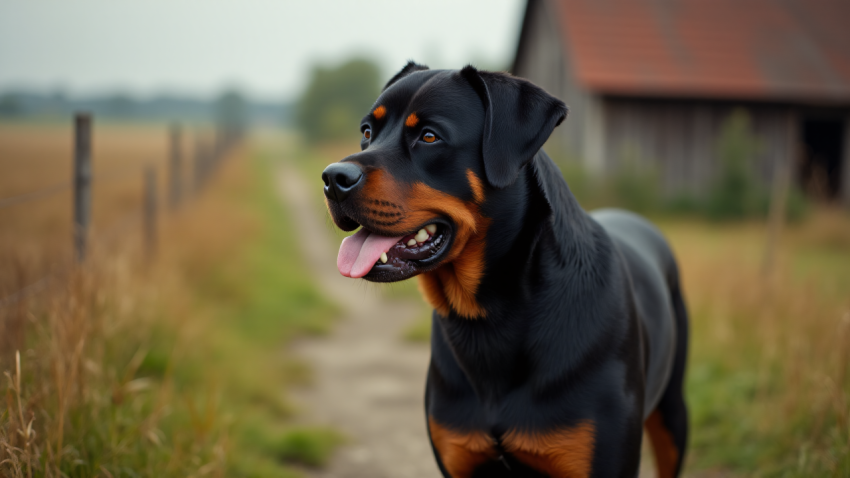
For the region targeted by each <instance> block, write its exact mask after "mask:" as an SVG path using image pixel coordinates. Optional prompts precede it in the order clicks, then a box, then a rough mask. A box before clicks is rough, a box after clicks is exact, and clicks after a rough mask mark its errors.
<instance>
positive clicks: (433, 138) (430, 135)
mask: <svg viewBox="0 0 850 478" xmlns="http://www.w3.org/2000/svg"><path fill="white" fill-rule="evenodd" d="M422 141H425V142H426V143H433V142H434V141H437V135H435V134H434V133H431V132H428V133H425V134H423V135H422Z"/></svg>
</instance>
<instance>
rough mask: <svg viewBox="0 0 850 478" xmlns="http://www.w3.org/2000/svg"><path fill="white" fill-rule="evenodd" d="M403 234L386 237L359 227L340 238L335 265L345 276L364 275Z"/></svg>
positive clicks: (355, 276) (356, 276)
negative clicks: (340, 242) (354, 231)
mask: <svg viewBox="0 0 850 478" xmlns="http://www.w3.org/2000/svg"><path fill="white" fill-rule="evenodd" d="M402 237H404V236H398V237H386V236H379V235H377V234H374V233H371V232H369V231H367V230H366V229H363V228H362V227H361V228H360V230H359V231H357V232H356V233H355V234H353V235H351V236H348V237H346V238H345V239H343V240H342V244H341V245H340V246H339V255H338V256H337V258H336V267H337V269H339V273H340V274H342V275H344V276H345V277H352V278H355V279H356V278H358V277H363V276H365V275H366V274H367V273H368V272H369V271H370V270H371V269H372V266H374V265H375V262H377V261H378V259H379V258H380V257H381V254H383V253H385V252H387V251H388V250H390V248H391V247H393V246H394V245H395V243H396V242H398V241H400V240H401V238H402Z"/></svg>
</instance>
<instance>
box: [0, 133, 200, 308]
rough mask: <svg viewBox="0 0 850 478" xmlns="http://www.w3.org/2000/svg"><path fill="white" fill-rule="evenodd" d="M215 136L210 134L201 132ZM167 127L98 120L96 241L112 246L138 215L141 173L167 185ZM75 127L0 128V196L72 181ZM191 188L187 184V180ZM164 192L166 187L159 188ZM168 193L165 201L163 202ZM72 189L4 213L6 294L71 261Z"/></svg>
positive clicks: (1, 283) (1, 237)
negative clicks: (147, 170)
mask: <svg viewBox="0 0 850 478" xmlns="http://www.w3.org/2000/svg"><path fill="white" fill-rule="evenodd" d="M198 131H199V134H205V135H209V134H210V133H209V130H208V129H205V128H199V129H198ZM189 139H190V138H188V137H186V135H184V141H183V158H184V160H183V161H184V166H185V168H184V171H183V177H184V178H186V179H187V180H188V179H190V176H189V174H190V172H191V159H192V156H191V155H192V152H193V149H192V147H193V144H191V143H190V141H189ZM168 144H169V143H168V130H167V125H165V124H158V123H151V124H122V123H100V122H98V121H97V120H96V119H95V121H94V126H93V144H92V151H93V155H92V156H93V157H92V170H93V175H94V180H93V182H92V198H93V199H92V224H91V229H92V232H93V234H94V235H95V238H96V239H97V238H100V240H102V241H105V242H109V241H110V240H114V236H115V235H118V234H119V233H120V231H117V230H116V229H122V228H126V227H125V226H126V225H127V223H128V222H132V221H133V219H132V215H133V214H134V213H136V214H137V213H139V212H140V210H141V209H140V205H141V200H142V194H143V177H142V170H143V168H144V167H147V166H152V167H154V168H155V169H156V172H157V177H158V180H159V184H160V185H161V186H164V185H166V184H167V181H168V173H169V171H168V168H167V160H168ZM72 167H73V122H72V121H71V120H70V119H69V121H68V122H67V123H6V122H4V123H0V172H2V174H0V198H6V197H11V196H17V195H21V194H26V193H30V192H34V191H38V190H41V189H43V188H47V187H51V186H54V185H57V184H61V183H65V182H68V181H70V180H71V178H72ZM186 184H187V185H188V184H189V182H188V181H187V183H186ZM161 190H162V191H163V193H164V189H161ZM164 199H165V194H162V195H161V197H160V202H161V203H162V204H164ZM72 208H73V198H72V188H68V189H65V190H62V191H60V192H58V193H56V194H53V195H50V196H48V197H45V198H42V199H39V200H36V201H32V202H28V203H26V204H18V205H14V206H12V207H8V208H3V209H0V224H2V227H0V261H2V263H3V264H13V265H14V266H13V267H4V268H2V270H0V296H3V295H6V294H7V293H9V292H10V291H12V290H16V289H19V288H21V287H23V286H24V285H26V284H28V283H30V282H32V281H34V280H36V279H38V278H39V277H41V276H43V275H44V274H45V273H47V272H48V271H50V270H51V269H55V268H57V267H62V266H64V265H67V264H68V263H70V259H71V254H72V245H71V231H72Z"/></svg>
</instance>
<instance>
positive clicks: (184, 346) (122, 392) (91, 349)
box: [0, 125, 339, 477]
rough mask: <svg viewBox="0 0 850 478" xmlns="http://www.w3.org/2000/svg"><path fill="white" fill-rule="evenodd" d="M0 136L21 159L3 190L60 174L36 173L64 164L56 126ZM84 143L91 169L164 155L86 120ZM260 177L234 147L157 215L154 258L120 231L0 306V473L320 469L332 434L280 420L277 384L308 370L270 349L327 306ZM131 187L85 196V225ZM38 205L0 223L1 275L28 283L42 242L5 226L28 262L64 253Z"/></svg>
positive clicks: (144, 137) (287, 414) (50, 209)
mask: <svg viewBox="0 0 850 478" xmlns="http://www.w3.org/2000/svg"><path fill="white" fill-rule="evenodd" d="M0 131H2V132H0V137H2V138H3V141H2V143H0V144H2V146H0V149H2V150H3V151H4V152H3V157H4V158H6V157H7V156H6V154H7V153H6V152H7V151H14V152H16V153H18V155H17V156H16V157H17V158H23V159H25V160H21V161H19V162H17V163H15V164H14V165H10V163H4V165H3V171H4V174H3V175H2V177H3V178H4V181H7V182H4V185H3V191H4V195H6V194H15V193H18V192H24V191H27V190H29V187H27V184H26V183H25V181H28V182H30V187H32V188H36V187H39V186H42V185H44V184H49V183H50V181H57V180H61V178H62V174H54V173H51V174H52V176H50V177H48V178H46V179H45V178H42V176H41V175H40V174H38V171H54V172H55V171H57V170H64V171H65V172H66V173H67V172H68V171H69V168H68V164H69V162H70V155H69V154H68V151H69V147H68V144H69V143H70V141H69V129H68V128H66V127H64V126H61V125H23V126H22V125H11V126H10V125H3V127H2V128H0ZM110 133H115V136H114V137H112V138H109V136H110ZM100 135H102V136H103V137H102V138H101V141H103V143H96V146H95V158H96V159H95V161H96V163H95V164H98V163H97V161H98V159H100V160H101V161H102V162H101V163H100V166H101V167H103V168H108V167H111V166H113V164H111V161H112V159H113V158H117V159H115V161H114V163H115V164H114V166H118V165H122V164H126V165H135V164H141V163H142V162H143V161H146V160H154V161H156V159H157V158H163V157H164V152H165V144H166V143H165V128H164V126H163V125H159V127H156V126H155V125H142V126H137V125H103V127H102V128H100V129H98V130H96V137H97V136H100ZM26 137H29V138H30V141H23V140H20V139H21V138H26ZM16 140H20V141H16ZM111 142H114V143H111ZM101 144H102V145H103V147H102V148H100V147H99V145H101ZM110 144H112V146H109V145H110ZM30 148H31V149H30ZM110 148H111V149H110ZM107 152H108V153H109V154H107ZM27 158H29V159H27ZM33 158H36V159H33ZM107 158H110V159H107ZM4 161H5V159H4ZM160 161H161V159H160ZM272 167H273V165H272V162H271V161H270V160H269V158H268V157H267V156H266V154H265V153H264V152H262V151H259V150H257V149H254V148H253V147H252V146H251V144H250V143H249V144H246V145H244V146H242V147H240V148H238V149H236V150H234V151H233V152H232V153H231V154H230V157H229V158H227V159H226V161H225V162H224V166H223V167H222V169H221V170H219V171H218V172H217V173H216V175H215V177H214V178H213V179H212V181H211V183H210V184H209V185H208V188H207V189H206V190H205V191H204V192H203V193H202V194H200V195H198V196H196V197H194V198H193V199H192V200H191V201H189V202H188V203H186V204H185V205H184V207H183V208H182V209H181V210H180V211H178V212H176V213H175V214H171V215H166V216H164V217H163V219H162V221H161V224H160V229H161V238H160V244H161V247H160V250H159V254H158V256H157V257H156V259H155V260H154V261H148V260H147V259H146V258H145V256H143V255H142V254H141V251H140V247H139V242H140V241H139V240H138V236H139V230H138V227H131V228H129V229H127V230H126V231H121V234H119V235H117V237H116V238H115V239H114V242H115V243H116V246H115V247H112V248H109V249H108V251H109V252H108V253H107V252H106V249H103V251H104V252H103V253H98V254H95V255H94V257H92V260H91V261H89V262H88V263H87V264H85V265H84V266H83V267H79V268H75V269H73V270H72V271H71V272H70V273H69V276H68V281H67V282H65V281H63V282H61V283H60V284H57V285H55V286H53V287H51V288H50V289H49V290H46V291H43V292H41V293H39V294H38V295H36V296H34V297H33V298H31V299H30V300H28V301H25V302H22V303H19V304H17V305H16V306H15V307H7V308H4V309H2V310H0V313H2V315H0V326H2V328H1V329H0V337H2V341H3V346H2V350H1V351H0V352H2V353H0V368H2V370H3V371H5V372H6V373H7V377H6V378H4V381H5V383H4V387H5V388H6V392H7V393H6V394H5V395H6V402H5V404H4V407H3V409H2V411H0V462H2V464H0V470H2V471H0V474H2V475H3V476H7V475H8V476H59V475H60V474H62V475H64V476H75V477H76V476H116V477H117V476H139V474H141V475H145V476H192V475H210V476H298V472H297V471H295V468H292V467H291V466H284V465H283V464H282V463H283V462H284V461H288V462H290V463H306V464H313V465H316V464H320V463H322V462H323V461H324V460H326V459H327V456H328V453H329V452H330V450H331V449H332V447H333V444H334V443H336V442H337V441H338V440H339V438H338V436H337V435H336V434H335V433H333V432H332V431H329V430H325V429H313V428H309V427H306V428H305V427H304V426H303V424H298V423H297V421H296V420H295V416H296V415H297V410H296V409H295V408H294V407H293V405H292V404H291V403H290V402H289V401H288V399H287V395H286V389H287V388H288V387H289V386H291V385H293V384H299V383H304V382H305V381H308V380H309V368H308V367H307V366H306V365H305V364H302V363H300V362H298V361H297V360H295V359H294V358H293V357H291V356H288V355H287V354H286V353H282V350H283V346H284V344H286V343H287V342H288V341H289V340H291V339H292V338H294V337H297V336H299V335H303V334H320V333H323V332H324V331H325V330H327V327H328V326H329V324H330V318H331V317H332V315H333V312H334V309H333V307H332V306H330V305H328V304H327V303H326V302H325V301H324V299H323V298H322V297H321V296H320V295H319V294H318V292H317V290H316V289H315V287H314V286H312V285H311V284H310V283H309V282H306V281H303V280H301V278H302V277H303V275H304V273H305V270H304V265H303V264H302V263H301V262H300V258H299V255H298V251H297V250H296V249H295V245H294V241H293V240H292V236H291V234H292V233H291V231H292V228H291V226H290V225H289V224H288V223H287V216H286V214H285V212H284V210H283V209H282V207H281V205H280V203H279V201H278V199H277V197H276V196H275V191H274V185H273V184H272V183H271V180H270V174H269V171H270V169H271V168H272ZM18 171H20V173H21V174H20V175H19V174H17V172H18ZM97 171H98V169H97V168H96V169H95V172H96V173H97ZM63 174H65V173H63ZM9 178H14V180H11V179H9ZM128 181H130V184H131V185H132V181H133V180H132V179H128ZM139 182H140V180H139ZM139 189H141V188H139ZM139 189H135V187H134V186H130V187H128V186H127V185H126V184H125V185H124V187H121V186H118V185H116V186H115V187H114V189H111V190H107V191H105V192H99V191H98V190H97V189H95V192H94V204H95V226H96V227H95V231H96V230H97V226H98V224H103V225H107V224H109V222H110V221H109V220H110V219H112V218H118V217H120V216H121V215H122V214H125V213H126V212H127V211H128V210H130V211H132V210H133V209H135V208H138V207H139V204H138V202H137V201H138V198H139V195H138V190H139ZM21 206H22V207H27V206H28V205H21ZM39 207H40V208H42V209H35V210H32V209H31V210H29V211H28V212H16V214H15V215H13V216H11V217H4V218H3V220H4V221H6V222H4V223H3V227H2V231H3V235H4V236H5V237H4V240H5V241H7V244H12V245H15V246H19V245H23V246H27V247H26V248H25V249H12V250H7V251H6V253H7V256H6V257H4V262H3V264H4V266H3V270H4V271H8V270H9V268H10V267H9V266H10V265H11V264H10V262H6V261H7V260H11V261H17V262H14V263H16V264H18V266H17V269H19V270H21V271H22V274H25V275H26V276H28V277H32V276H37V273H38V272H39V271H31V270H30V269H28V268H29V267H30V266H31V264H32V262H33V261H30V262H28V260H27V259H26V257H25V258H24V259H23V260H21V259H18V257H20V255H21V254H30V255H32V256H36V258H38V251H40V250H41V249H40V248H39V247H36V245H35V244H32V246H30V245H29V244H21V242H20V241H21V240H20V237H21V236H20V235H18V234H20V232H19V231H21V230H23V231H31V232H28V233H27V234H29V235H28V236H27V237H28V238H31V239H33V240H35V239H46V240H45V241H39V242H37V244H39V245H40V244H46V246H45V249H44V251H45V255H46V256H47V257H49V261H48V260H45V261H44V262H45V263H47V262H50V261H54V260H57V259H56V258H57V257H58V255H54V254H56V253H57V251H60V252H61V249H62V247H68V246H67V245H66V244H65V243H68V244H69V243H70V230H69V229H66V228H67V226H66V224H67V222H70V214H69V212H68V210H69V209H70V207H69V205H68V204H67V202H66V201H62V200H58V201H56V202H55V203H53V204H49V203H48V204H44V205H40V206H39ZM98 207H101V208H102V209H101V211H102V213H101V214H100V215H98V213H97V211H98V209H97V208H98ZM36 213H38V214H36ZM43 214H46V215H49V216H50V219H49V220H47V219H45V218H44V217H43ZM66 221H67V222H66ZM39 231H41V232H42V233H43V234H44V237H42V236H40V235H39V234H38V232H39ZM52 236H55V237H52ZM51 237H52V239H54V240H55V244H54V242H53V241H51V240H50V238H51ZM94 237H95V240H94V243H97V242H98V241H97V239H98V234H97V233H95V234H94ZM51 247H53V248H51ZM22 250H23V253H21V252H20V251H22ZM98 250H100V249H98ZM66 254H67V253H66ZM60 259H61V257H60ZM36 262H37V261H36ZM35 265H36V266H37V265H38V264H35ZM22 282H23V281H22ZM18 351H19V353H18Z"/></svg>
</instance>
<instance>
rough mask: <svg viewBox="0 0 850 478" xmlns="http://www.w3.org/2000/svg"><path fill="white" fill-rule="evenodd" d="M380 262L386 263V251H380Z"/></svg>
mask: <svg viewBox="0 0 850 478" xmlns="http://www.w3.org/2000/svg"><path fill="white" fill-rule="evenodd" d="M381 263H382V264H386V263H387V253H386V252H382V253H381Z"/></svg>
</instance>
